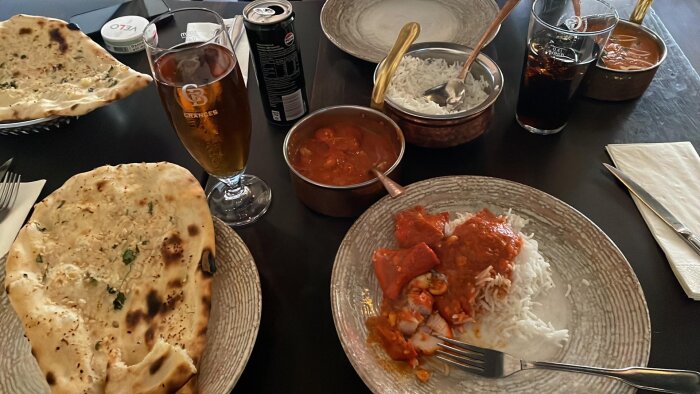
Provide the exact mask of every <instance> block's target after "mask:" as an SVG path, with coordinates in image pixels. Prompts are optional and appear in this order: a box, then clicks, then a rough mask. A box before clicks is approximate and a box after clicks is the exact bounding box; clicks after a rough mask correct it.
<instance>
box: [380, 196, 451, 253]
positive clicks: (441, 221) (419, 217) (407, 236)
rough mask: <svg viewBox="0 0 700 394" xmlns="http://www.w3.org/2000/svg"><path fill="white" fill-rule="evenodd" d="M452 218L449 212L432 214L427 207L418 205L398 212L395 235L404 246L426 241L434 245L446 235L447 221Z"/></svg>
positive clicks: (408, 246)
mask: <svg viewBox="0 0 700 394" xmlns="http://www.w3.org/2000/svg"><path fill="white" fill-rule="evenodd" d="M449 219H450V217H449V214H448V213H447V212H441V213H438V214H435V215H430V214H428V213H427V212H426V211H425V208H423V207H421V206H416V207H413V208H410V209H407V210H405V211H401V212H399V213H398V214H396V222H395V225H394V235H395V236H396V241H397V242H398V244H399V246H400V247H402V248H410V247H411V246H413V245H415V244H417V243H420V242H425V243H426V244H428V246H431V247H434V246H435V245H437V244H438V242H440V240H442V238H443V237H444V236H445V223H447V221H448V220H449Z"/></svg>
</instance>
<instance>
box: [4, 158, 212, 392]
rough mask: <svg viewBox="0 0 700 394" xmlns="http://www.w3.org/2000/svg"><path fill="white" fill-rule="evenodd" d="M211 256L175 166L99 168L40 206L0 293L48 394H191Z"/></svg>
mask: <svg viewBox="0 0 700 394" xmlns="http://www.w3.org/2000/svg"><path fill="white" fill-rule="evenodd" d="M214 245H215V244H214V227H213V222H212V217H211V215H210V212H209V207H208V205H207V201H206V198H205V196H204V192H203V190H202V188H201V187H200V185H199V183H198V182H197V180H196V179H195V178H194V176H192V174H191V173H190V172H189V171H187V170H186V169H184V168H182V167H179V166H177V165H175V164H171V163H145V164H125V165H119V166H115V167H113V166H104V167H99V168H97V169H95V170H93V171H90V172H86V173H83V174H78V175H76V176H74V177H72V178H70V179H69V180H68V181H66V183H65V184H64V185H63V186H62V187H60V188H59V189H57V190H56V191H55V192H53V193H52V194H51V195H49V196H48V197H46V198H45V199H44V200H43V201H41V202H40V203H38V204H37V205H36V206H35V208H34V213H33V214H32V216H31V218H30V219H29V221H28V222H27V224H26V225H25V226H24V227H23V228H22V230H21V231H20V233H19V235H18V236H17V239H16V241H15V242H14V244H13V245H12V248H11V249H10V252H9V255H8V260H7V272H6V281H5V289H6V291H7V293H8V296H9V299H10V302H11V303H12V306H13V307H14V309H15V311H16V312H17V315H18V316H19V318H20V320H21V321H22V324H23V325H24V329H25V332H26V335H27V337H28V338H29V341H30V342H31V346H32V354H33V355H34V357H35V358H36V359H37V361H38V363H39V366H40V368H41V370H42V372H43V373H44V375H45V377H46V381H47V382H48V384H49V386H50V387H51V390H52V392H54V393H101V392H106V393H166V392H168V393H170V392H175V391H177V390H179V389H180V390H181V391H186V392H196V389H197V385H196V373H197V365H198V363H199V360H200V359H201V358H202V353H203V351H204V347H205V345H206V331H207V322H208V319H209V310H210V306H211V282H212V279H211V276H210V275H209V274H208V273H205V272H203V271H202V268H201V267H202V265H201V261H202V259H207V258H208V256H209V254H212V255H213V253H214V251H215V249H214V248H215V246H214ZM183 386H184V387H183Z"/></svg>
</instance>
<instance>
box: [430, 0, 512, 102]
mask: <svg viewBox="0 0 700 394" xmlns="http://www.w3.org/2000/svg"><path fill="white" fill-rule="evenodd" d="M519 2H520V0H508V1H507V2H506V4H505V5H504V6H503V8H501V10H500V11H498V14H497V15H496V18H495V19H494V20H493V21H491V24H490V25H489V27H488V28H486V30H485V31H484V34H482V35H481V38H480V39H479V42H478V43H477V44H476V46H475V47H474V49H473V50H472V53H471V54H470V55H469V57H468V58H467V60H466V61H465V62H464V66H462V70H461V71H460V72H459V75H458V76H457V78H450V79H449V80H448V81H447V82H445V83H443V84H441V85H438V86H434V87H432V88H430V89H428V90H426V91H425V92H423V96H425V97H427V98H428V99H430V100H431V101H433V102H435V103H437V105H439V106H441V107H444V106H449V107H451V108H455V107H457V106H458V105H460V104H461V103H462V102H463V101H464V93H465V91H466V88H465V86H464V80H465V79H466V78H467V75H468V74H469V70H470V69H471V66H472V63H474V61H475V60H476V58H477V56H479V53H480V52H481V48H483V47H484V45H485V44H486V41H487V40H488V39H489V37H491V34H493V32H494V31H496V28H497V27H498V26H499V25H500V24H501V22H503V21H504V20H505V19H506V18H507V17H508V15H509V14H510V12H511V11H512V10H513V8H515V6H516V5H518V3H519Z"/></svg>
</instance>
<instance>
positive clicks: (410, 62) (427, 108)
mask: <svg viewBox="0 0 700 394" xmlns="http://www.w3.org/2000/svg"><path fill="white" fill-rule="evenodd" d="M461 68H462V64H460V63H454V64H451V65H448V64H447V62H446V61H445V59H425V60H424V59H420V58H417V57H413V56H404V58H403V59H402V60H401V63H400V64H399V67H398V68H397V69H396V72H395V73H394V77H393V78H392V79H391V83H390V84H389V87H388V89H387V91H386V95H387V96H388V97H389V98H390V99H391V100H392V101H394V102H395V103H396V104H398V105H400V106H401V107H404V108H406V109H410V110H412V111H416V112H420V113H422V114H428V115H447V114H454V113H458V112H462V111H466V110H468V109H470V108H474V107H476V106H477V105H479V104H481V103H482V102H484V100H486V97H488V94H487V93H486V90H487V89H488V88H489V83H488V82H487V81H486V80H485V79H484V77H483V76H482V77H481V78H479V80H478V81H477V80H475V79H474V77H473V76H472V75H471V73H469V74H468V75H467V79H466V80H465V81H464V84H465V88H466V89H465V90H466V91H465V93H464V104H463V105H462V106H459V107H457V108H453V109H449V108H448V107H441V106H439V105H438V104H437V103H435V102H433V101H431V100H429V99H428V98H427V97H424V96H423V92H425V90H427V89H430V88H432V87H434V86H437V85H440V84H443V83H445V82H447V80H448V79H450V78H456V77H457V75H458V74H459V71H460V69H461Z"/></svg>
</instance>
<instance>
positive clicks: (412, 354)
mask: <svg viewBox="0 0 700 394" xmlns="http://www.w3.org/2000/svg"><path fill="white" fill-rule="evenodd" d="M367 327H368V328H369V330H370V333H371V339H375V340H377V341H378V342H379V343H380V344H381V345H382V347H383V348H384V350H386V353H387V354H388V355H389V357H391V359H392V360H396V361H407V362H409V364H416V363H415V362H414V360H415V361H417V360H416V359H417V357H418V352H416V349H415V348H414V347H413V345H412V344H411V343H410V342H407V341H406V339H405V338H404V336H403V334H401V332H400V331H399V330H398V329H397V328H395V327H392V326H391V324H390V323H389V320H388V319H387V318H386V317H385V316H373V317H370V318H369V319H367ZM416 365H417V364H416Z"/></svg>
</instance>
